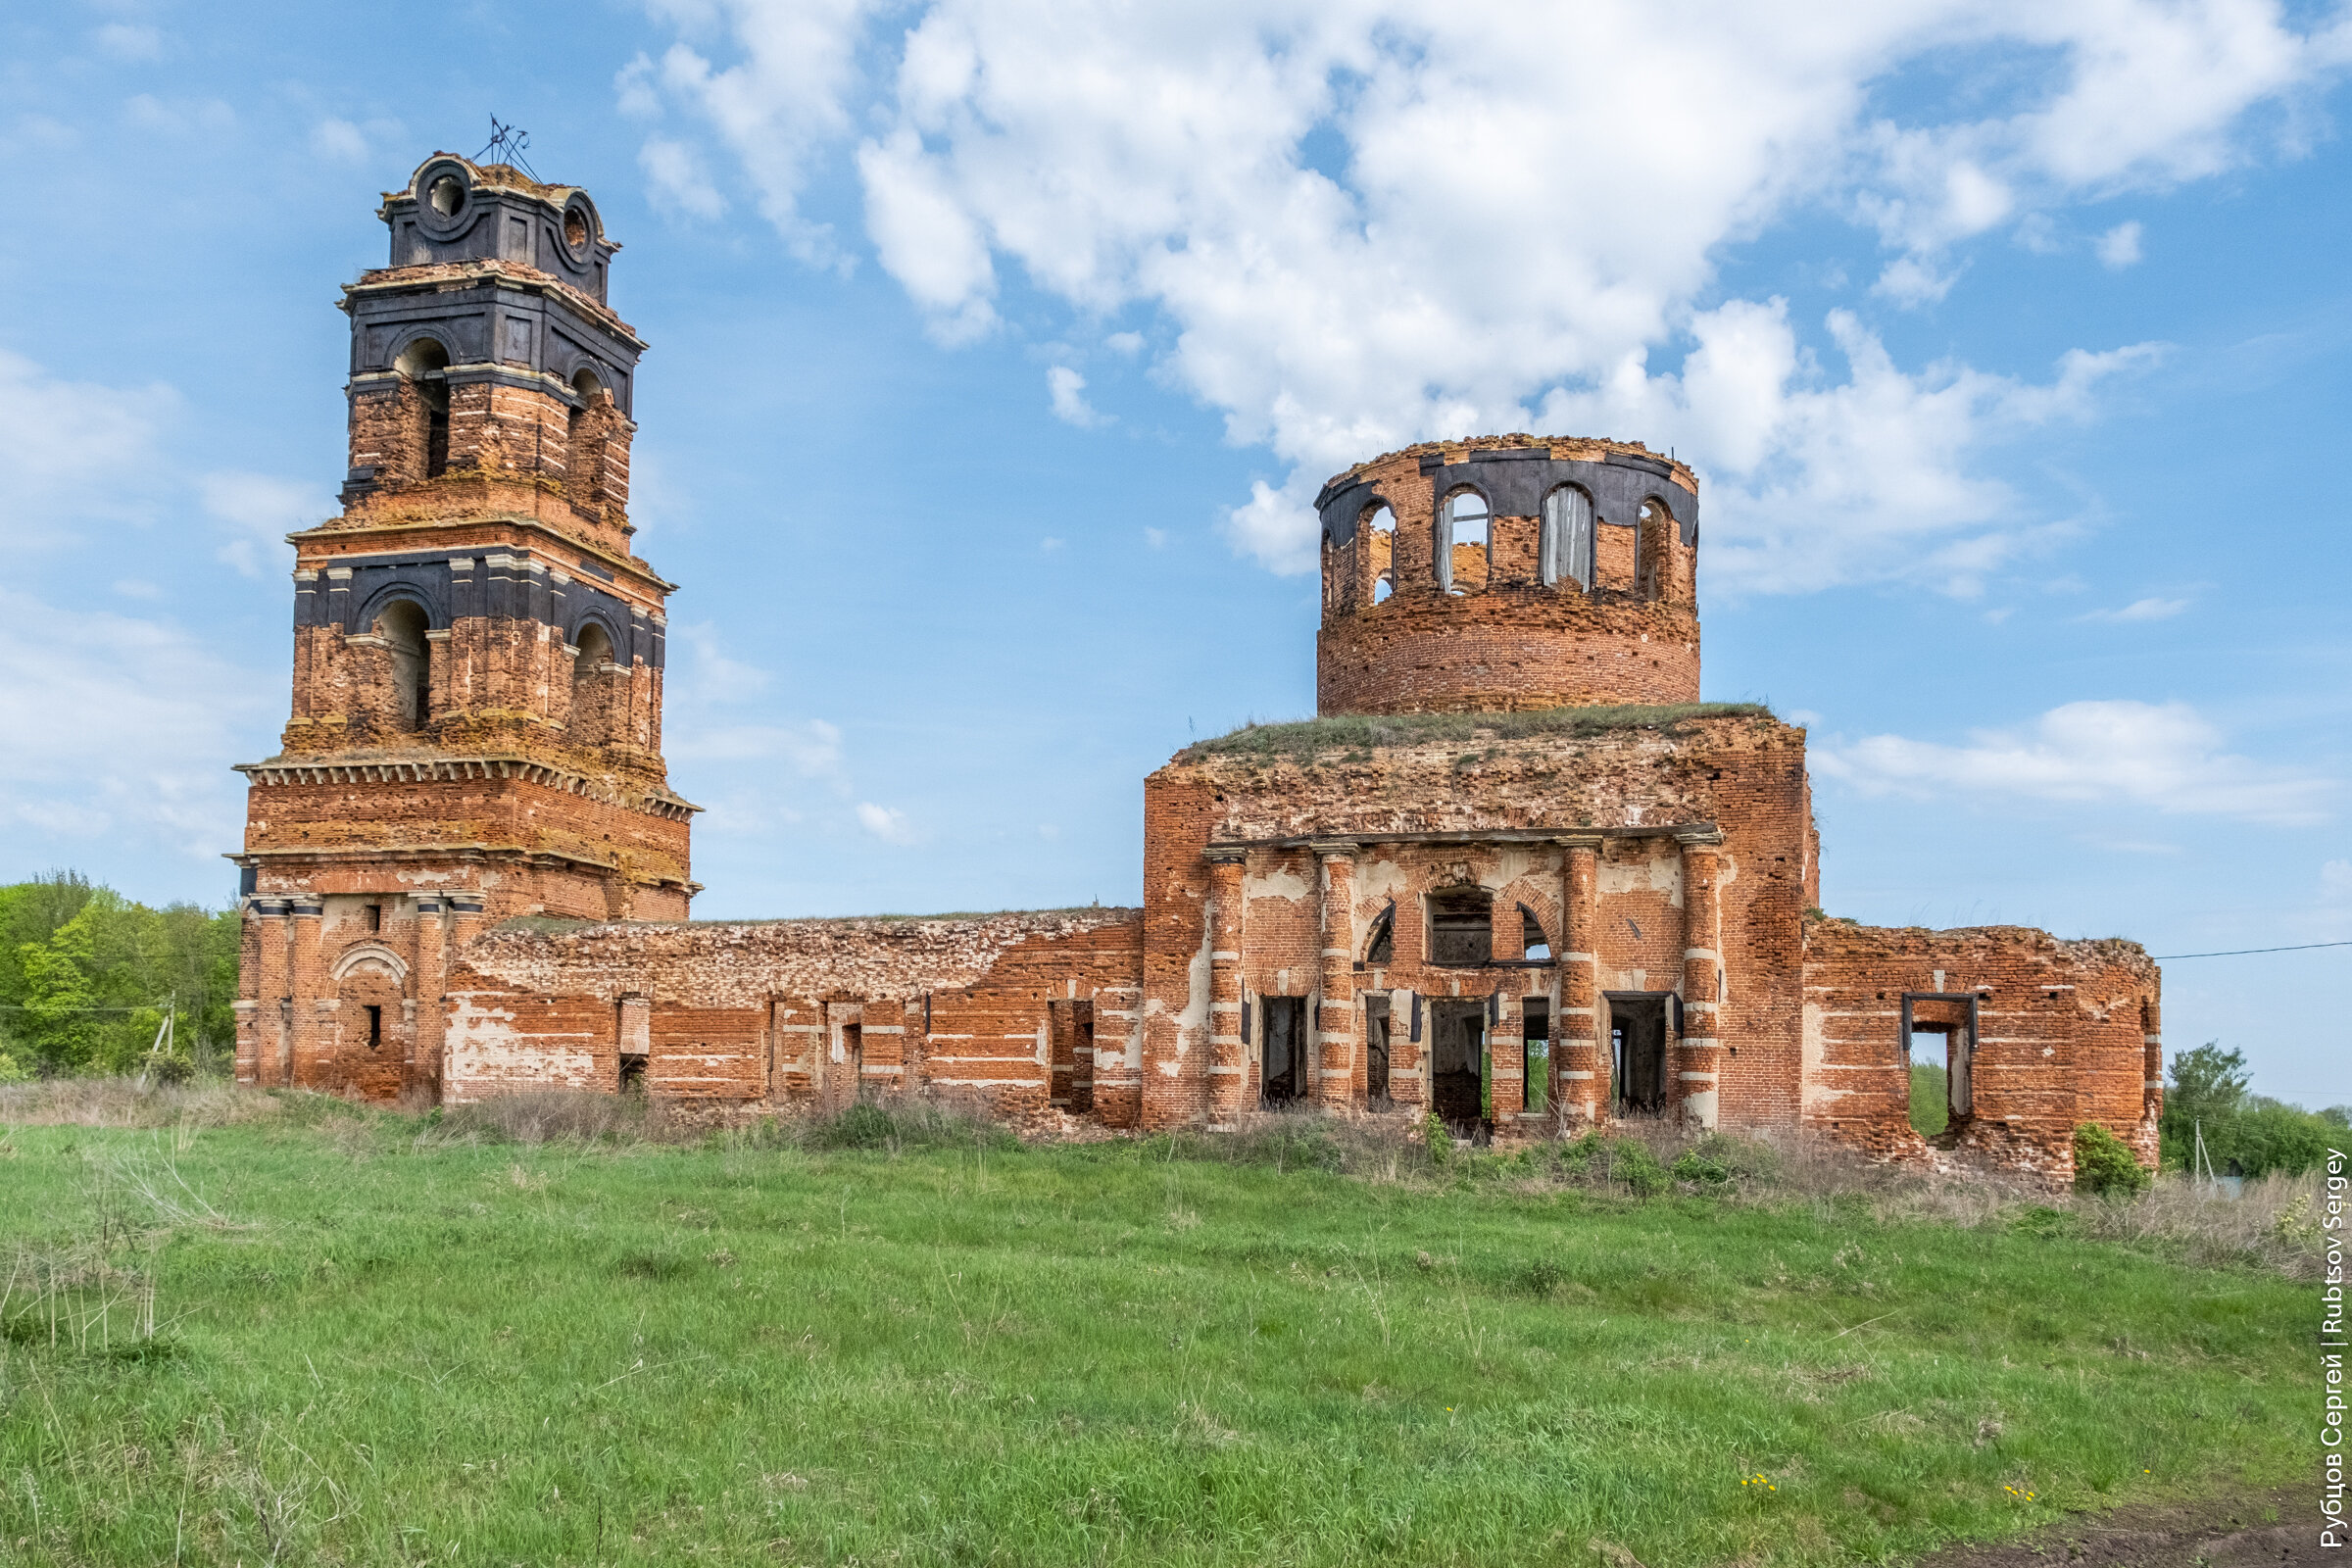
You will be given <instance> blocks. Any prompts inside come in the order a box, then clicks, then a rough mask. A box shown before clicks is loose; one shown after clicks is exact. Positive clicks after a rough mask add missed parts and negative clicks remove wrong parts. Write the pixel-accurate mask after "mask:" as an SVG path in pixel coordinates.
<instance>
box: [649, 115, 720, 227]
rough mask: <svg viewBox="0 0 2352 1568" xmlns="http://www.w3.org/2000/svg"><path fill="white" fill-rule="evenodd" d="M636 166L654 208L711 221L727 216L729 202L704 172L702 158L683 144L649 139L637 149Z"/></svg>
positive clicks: (665, 138) (666, 139)
mask: <svg viewBox="0 0 2352 1568" xmlns="http://www.w3.org/2000/svg"><path fill="white" fill-rule="evenodd" d="M637 165H638V167H639V168H641V169H643V170H644V171H645V177H646V181H647V183H648V184H649V185H650V186H651V187H652V192H653V198H654V205H655V206H657V207H662V208H666V209H667V210H669V211H671V212H675V213H683V214H685V215H686V216H687V217H688V218H702V219H711V218H717V217H719V216H720V215H722V214H723V213H725V212H726V210H727V199H726V198H725V197H723V196H721V195H720V194H719V193H718V187H717V186H716V185H713V184H711V176H710V175H709V174H708V173H706V172H704V170H703V159H702V155H701V154H700V153H698V152H696V151H695V150H694V149H693V148H692V147H689V146H687V145H686V144H685V143H684V142H682V141H671V140H669V139H668V138H667V137H664V136H653V137H648V138H647V140H646V143H645V145H644V146H643V147H642V148H640V149H638V153H637Z"/></svg>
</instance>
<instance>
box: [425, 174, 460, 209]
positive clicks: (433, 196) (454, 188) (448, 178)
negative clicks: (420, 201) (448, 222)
mask: <svg viewBox="0 0 2352 1568" xmlns="http://www.w3.org/2000/svg"><path fill="white" fill-rule="evenodd" d="M424 199H425V200H426V201H428V202H430V203H432V204H433V211H434V212H436V213H439V214H440V215H441V216H442V217H443V218H455V217H457V216H458V209H460V208H462V207H464V206H465V205H466V187H465V186H464V185H463V184H461V183H459V181H458V176H457V175H455V174H443V175H442V176H441V177H440V178H439V179H436V180H434V181H433V184H432V188H431V189H430V190H428V191H426V192H425V193H424Z"/></svg>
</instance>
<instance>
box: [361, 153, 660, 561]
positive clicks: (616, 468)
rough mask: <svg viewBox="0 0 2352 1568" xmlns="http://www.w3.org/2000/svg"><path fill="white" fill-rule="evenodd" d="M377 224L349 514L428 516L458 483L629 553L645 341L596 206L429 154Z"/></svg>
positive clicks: (482, 500)
mask: <svg viewBox="0 0 2352 1568" xmlns="http://www.w3.org/2000/svg"><path fill="white" fill-rule="evenodd" d="M377 216H379V217H380V218H382V220H383V221H384V223H385V226H386V227H388V228H389V229H390V230H391V239H392V254H391V265H389V266H388V267H384V268H380V269H378V270H374V271H370V272H368V273H365V274H364V275H362V277H361V278H360V280H359V281H358V282H357V283H353V284H350V285H347V286H346V287H345V289H344V291H343V294H344V298H343V309H344V311H345V312H346V313H347V314H348V315H349V316H350V317H351V385H350V398H351V456H350V468H349V471H348V472H347V473H346V475H345V477H344V485H343V497H342V499H343V505H344V508H345V511H346V514H347V520H349V521H350V522H351V523H352V524H353V525H355V526H357V525H364V524H365V523H367V522H376V521H381V520H385V519H387V518H389V517H401V518H404V519H413V520H418V521H421V520H424V519H426V518H428V517H430V516H432V515H437V514H439V513H441V512H445V511H446V510H447V506H448V504H449V502H450V501H452V500H454V499H456V497H457V496H458V495H459V494H461V493H462V494H463V495H464V497H465V498H466V501H467V502H468V503H469V504H470V505H471V506H472V507H474V508H475V509H476V510H479V509H480V508H482V507H483V506H489V507H491V508H493V509H495V510H500V511H507V512H523V513H527V514H528V515H531V516H532V517H533V518H534V519H535V520H537V521H539V522H541V523H542V524H545V525H547V526H549V527H551V528H553V529H555V530H556V531H558V532H561V533H564V534H566V535H569V536H571V537H574V538H577V539H578V540H580V541H581V542H582V543H586V544H590V545H593V546H594V547H596V548H598V549H601V550H603V551H606V552H609V553H612V554H615V555H618V556H620V557H622V558H625V557H626V556H627V554H628V545H627V539H628V536H629V534H630V533H632V532H633V531H634V530H633V528H632V526H631V525H630V523H629V520H628V500H629V440H630V437H631V436H633V435H634V434H635V433H636V428H637V427H636V425H635V424H634V423H632V422H631V420H630V409H631V406H632V402H633V398H632V392H633V382H634V381H635V379H636V371H637V357H638V356H639V355H640V354H642V353H643V352H644V351H645V344H644V343H642V342H641V341H639V340H638V337H637V334H636V333H635V332H633V331H632V330H630V328H629V325H628V323H627V322H625V321H623V320H622V319H620V318H619V317H617V316H615V315H613V310H612V307H611V306H610V305H609V304H607V302H606V289H607V279H608V275H609V273H610V270H611V268H612V264H613V253H614V252H616V251H618V250H619V249H620V247H619V246H617V245H615V244H613V242H612V241H611V240H609V239H607V238H606V237H605V229H604V223H603V222H602V221H600V220H599V218H598V217H597V212H596V204H595V203H594V202H592V201H590V200H589V199H588V193H587V192H586V191H583V190H579V189H576V188H575V187H572V186H569V185H549V184H543V183H541V182H540V181H538V180H535V179H532V178H530V177H529V176H527V175H525V174H523V173H522V172H520V171H518V170H515V169H513V168H510V167H508V166H507V165H505V164H488V165H477V164H474V163H472V162H470V161H468V160H466V159H464V158H458V157H455V156H453V155H451V154H448V153H435V154H434V155H433V156H432V157H430V158H428V159H426V160H425V161H424V163H423V164H421V165H420V166H418V168H417V172H416V173H415V174H413V175H412V176H410V179H409V183H408V186H407V188H405V189H402V190H397V191H391V192H388V193H387V194H386V195H385V197H384V202H383V206H382V208H381V209H380V210H379V212H378V215H377ZM442 480H456V481H459V484H458V485H457V486H456V487H455V489H454V490H453V487H451V486H449V485H445V484H441V483H439V481H442Z"/></svg>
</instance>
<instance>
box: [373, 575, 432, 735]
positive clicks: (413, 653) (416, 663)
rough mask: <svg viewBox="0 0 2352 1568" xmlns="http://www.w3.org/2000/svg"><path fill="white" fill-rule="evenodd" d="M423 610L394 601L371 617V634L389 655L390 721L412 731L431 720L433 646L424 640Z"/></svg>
mask: <svg viewBox="0 0 2352 1568" xmlns="http://www.w3.org/2000/svg"><path fill="white" fill-rule="evenodd" d="M427 624H428V622H427V621H426V620H425V615H424V609H423V607H422V606H420V605H418V604H417V603H416V602H415V601H414V600H408V599H396V600H394V601H393V602H392V603H391V604H389V605H386V606H385V607H384V610H383V613H381V614H379V615H377V616H376V617H375V634H376V635H377V636H378V637H381V638H382V639H383V640H384V646H385V648H386V649H387V650H389V651H390V653H391V655H392V721H393V723H394V725H395V726H396V727H398V728H400V729H404V730H408V731H412V732H414V731H417V730H420V729H422V728H424V726H425V725H426V724H427V723H428V722H430V721H431V719H432V710H433V652H432V650H433V645H432V644H431V643H430V642H428V641H426V640H425V635H424V633H425V628H426V626H427Z"/></svg>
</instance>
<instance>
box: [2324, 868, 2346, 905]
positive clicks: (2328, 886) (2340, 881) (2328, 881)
mask: <svg viewBox="0 0 2352 1568" xmlns="http://www.w3.org/2000/svg"><path fill="white" fill-rule="evenodd" d="M2320 900H2321V902H2322V903H2324V904H2352V860H2323V861H2321V862H2320Z"/></svg>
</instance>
